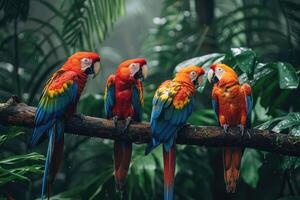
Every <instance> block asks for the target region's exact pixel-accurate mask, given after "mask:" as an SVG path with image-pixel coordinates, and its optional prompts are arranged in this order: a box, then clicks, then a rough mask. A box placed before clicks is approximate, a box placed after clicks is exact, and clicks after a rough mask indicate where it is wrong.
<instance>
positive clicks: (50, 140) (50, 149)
mask: <svg viewBox="0 0 300 200" xmlns="http://www.w3.org/2000/svg"><path fill="white" fill-rule="evenodd" d="M53 129H54V126H53V127H51V128H50V130H49V144H48V150H47V157H46V162H45V169H44V175H43V183H42V194H41V199H44V195H45V190H46V187H47V185H48V183H47V182H48V181H47V177H48V171H49V164H50V160H51V157H52V152H53V149H52V147H53V141H54V137H55V135H54V131H53Z"/></svg>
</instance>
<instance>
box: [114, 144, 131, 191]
mask: <svg viewBox="0 0 300 200" xmlns="http://www.w3.org/2000/svg"><path fill="white" fill-rule="evenodd" d="M131 152H132V143H131V142H125V141H115V145H114V167H115V181H116V189H117V190H119V191H121V190H123V189H124V185H125V180H126V177H127V174H128V169H129V165H130V161H131Z"/></svg>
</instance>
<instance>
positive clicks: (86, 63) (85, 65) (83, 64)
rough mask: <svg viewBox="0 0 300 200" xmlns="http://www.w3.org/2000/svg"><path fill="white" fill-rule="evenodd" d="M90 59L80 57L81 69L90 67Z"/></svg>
mask: <svg viewBox="0 0 300 200" xmlns="http://www.w3.org/2000/svg"><path fill="white" fill-rule="evenodd" d="M91 65H92V59H89V58H82V59H81V70H82V71H85V70H86V69H87V68H89V67H91Z"/></svg>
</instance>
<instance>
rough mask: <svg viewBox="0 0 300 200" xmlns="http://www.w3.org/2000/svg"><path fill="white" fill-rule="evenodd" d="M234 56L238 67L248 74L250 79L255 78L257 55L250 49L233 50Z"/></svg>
mask: <svg viewBox="0 0 300 200" xmlns="http://www.w3.org/2000/svg"><path fill="white" fill-rule="evenodd" d="M231 52H232V55H233V56H234V57H235V61H236V64H237V66H238V67H239V68H240V69H241V70H242V72H244V73H246V74H247V75H248V76H249V77H251V79H252V77H253V72H254V65H255V62H256V55H255V53H254V51H252V50H251V49H248V48H244V47H240V48H232V49H231Z"/></svg>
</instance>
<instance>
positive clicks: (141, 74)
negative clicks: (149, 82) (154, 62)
mask: <svg viewBox="0 0 300 200" xmlns="http://www.w3.org/2000/svg"><path fill="white" fill-rule="evenodd" d="M134 78H135V79H136V80H138V79H141V80H144V75H143V70H142V68H140V69H139V71H138V72H137V73H135V75H134Z"/></svg>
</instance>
